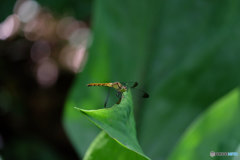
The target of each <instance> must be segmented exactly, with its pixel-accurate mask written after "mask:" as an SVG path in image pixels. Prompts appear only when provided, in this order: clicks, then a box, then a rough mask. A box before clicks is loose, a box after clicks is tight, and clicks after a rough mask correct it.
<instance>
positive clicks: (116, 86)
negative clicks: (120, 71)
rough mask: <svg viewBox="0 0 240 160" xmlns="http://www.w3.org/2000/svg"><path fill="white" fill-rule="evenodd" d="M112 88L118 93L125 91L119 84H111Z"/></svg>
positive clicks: (125, 88) (124, 87)
mask: <svg viewBox="0 0 240 160" xmlns="http://www.w3.org/2000/svg"><path fill="white" fill-rule="evenodd" d="M112 87H113V88H114V89H116V90H117V91H118V92H125V91H127V87H126V86H124V85H122V84H121V83H120V82H114V83H112Z"/></svg>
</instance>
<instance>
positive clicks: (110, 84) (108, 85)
mask: <svg viewBox="0 0 240 160" xmlns="http://www.w3.org/2000/svg"><path fill="white" fill-rule="evenodd" d="M87 86H88V87H91V86H105V87H112V83H89V84H88V85H87Z"/></svg>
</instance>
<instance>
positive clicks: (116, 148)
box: [84, 132, 146, 160]
mask: <svg viewBox="0 0 240 160" xmlns="http://www.w3.org/2000/svg"><path fill="white" fill-rule="evenodd" d="M96 159H97V160H99V159H104V160H112V159H115V160H126V159H131V160H145V159H146V158H145V157H143V156H141V155H139V154H138V153H136V152H133V151H131V150H129V149H127V148H125V147H124V146H122V145H120V144H119V143H117V141H115V140H114V139H113V138H112V137H109V136H108V134H106V133H105V132H101V133H100V134H99V135H98V136H97V137H96V139H95V140H94V141H93V143H92V144H91V146H90V147H89V149H88V151H87V153H86V155H85V157H84V160H96Z"/></svg>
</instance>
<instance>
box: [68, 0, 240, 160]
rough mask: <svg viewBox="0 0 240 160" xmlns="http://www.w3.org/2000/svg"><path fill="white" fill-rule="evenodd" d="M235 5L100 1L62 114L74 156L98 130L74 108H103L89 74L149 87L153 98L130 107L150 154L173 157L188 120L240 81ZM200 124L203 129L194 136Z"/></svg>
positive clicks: (237, 3)
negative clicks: (86, 55) (84, 59)
mask: <svg viewBox="0 0 240 160" xmlns="http://www.w3.org/2000/svg"><path fill="white" fill-rule="evenodd" d="M239 9H240V1H237V0H230V1H224V0H221V1H189V0H182V1H178V0H169V1H158V0H150V1H146V0H140V1H119V0H113V1H107V0H101V1H99V0H97V1H96V2H95V8H94V21H93V43H92V45H91V48H90V54H89V59H88V62H87V65H86V68H85V69H84V71H83V72H82V73H80V74H79V75H78V76H77V78H76V81H75V84H74V85H73V88H72V90H71V92H70V94H69V98H68V99H67V102H66V108H65V114H64V126H65V128H66V131H67V132H68V135H69V137H70V139H71V141H72V143H73V144H74V146H75V147H76V149H77V151H78V153H79V154H80V155H84V153H85V152H86V150H87V147H88V146H89V145H90V143H91V141H92V140H93V139H94V137H95V136H96V135H97V134H98V132H99V130H98V129H96V128H95V126H94V125H92V124H91V123H89V122H88V121H86V119H84V118H83V116H82V115H80V114H79V113H76V111H75V110H74V109H73V107H81V108H82V109H96V108H100V107H101V106H100V105H99V100H100V99H102V93H101V92H94V91H93V90H91V91H90V90H89V88H87V87H86V86H85V84H84V83H83V79H85V80H86V79H87V80H88V81H89V82H106V81H135V80H137V81H140V84H141V83H142V84H143V85H144V86H145V88H146V89H147V90H148V91H150V99H149V100H148V101H145V102H144V103H138V104H137V105H136V106H135V107H136V125H137V131H138V132H137V135H138V136H139V142H140V146H141V147H142V148H143V151H144V153H145V154H146V155H147V156H149V157H150V158H152V159H167V158H168V157H169V156H170V155H171V157H172V156H173V157H174V155H178V152H177V150H178V149H176V150H174V153H173V155H172V151H173V149H174V148H176V144H178V141H179V140H180V139H181V137H182V135H183V134H184V133H185V130H186V129H187V128H188V127H189V125H190V124H192V122H193V121H195V119H196V117H199V115H204V113H205V112H206V114H207V112H208V107H211V104H212V103H213V102H215V101H216V100H217V99H219V98H220V97H222V96H223V95H225V94H226V93H228V92H229V91H230V90H232V89H233V88H235V87H237V86H238V84H239V80H240V74H239V68H240V54H239V50H240V47H239V41H240V36H239V26H240V23H239V22H240V21H239V20H238V19H239V16H238V15H239V12H240V10H239ZM234 102H235V101H233V102H232V103H234ZM229 103H230V102H229ZM94 107H95V108H94ZM213 108H215V107H213ZM233 108H234V106H233ZM210 109H211V108H210ZM224 109H225V108H224V107H222V108H221V107H220V109H219V110H221V112H223V111H224ZM231 113H232V112H231ZM210 116H213V114H210ZM213 118H214V117H213ZM217 118H219V117H217ZM216 122H217V120H216V121H214V123H216ZM228 122H229V123H230V124H232V125H229V124H228V125H229V126H234V123H235V122H233V121H231V120H230V121H228ZM224 124H227V123H224ZM208 125H216V124H211V123H210V124H208ZM191 127H192V126H191ZM209 128H210V126H209ZM230 128H231V127H230ZM235 128H239V127H238V126H235ZM204 129H205V128H204V127H200V128H199V130H201V132H200V131H199V134H201V133H202V134H203V131H204ZM214 133H215V132H214ZM223 135H224V134H223ZM186 136H188V134H187V135H186ZM202 136H204V134H203V135H202ZM218 136H219V137H218ZM221 136H222V135H220V134H216V135H215V137H218V138H217V139H220V138H221ZM189 139H191V140H192V139H193V138H191V137H190V138H189ZM181 142H182V143H183V142H186V140H182V141H181ZM181 142H180V146H181ZM189 142H190V141H187V142H186V143H187V144H189ZM215 142H217V140H216V141H215ZM213 143H214V142H213ZM226 143H227V144H228V142H227V141H226ZM199 145H200V146H199V148H201V145H202V144H200V143H199ZM216 145H217V146H215V147H216V148H218V147H220V146H219V145H218V144H216ZM213 149H214V148H213ZM217 150H218V149H216V151H217ZM204 151H205V150H204ZM210 151H211V150H209V151H207V153H203V152H201V151H200V154H207V155H209V152H210ZM102 152H104V150H103V151H102ZM175 152H176V153H175ZM202 156H203V155H202ZM204 156H205V155H204ZM186 159H187V158H186Z"/></svg>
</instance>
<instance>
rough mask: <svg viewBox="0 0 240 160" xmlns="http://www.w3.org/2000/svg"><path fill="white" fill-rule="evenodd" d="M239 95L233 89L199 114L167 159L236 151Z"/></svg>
mask: <svg viewBox="0 0 240 160" xmlns="http://www.w3.org/2000/svg"><path fill="white" fill-rule="evenodd" d="M239 96H240V94H239V89H236V90H234V91H232V92H231V93H229V94H227V95H226V96H225V97H223V98H221V99H220V100H219V101H217V102H216V103H214V104H213V105H212V106H211V107H210V108H209V109H208V110H207V111H206V112H205V113H203V114H202V115H200V117H199V118H197V119H196V121H195V122H194V123H193V124H192V125H190V127H189V128H188V130H187V131H186V133H185V134H184V135H183V137H182V139H181V141H180V142H179V144H178V145H177V146H176V148H175V150H174V151H173V153H172V155H171V156H170V158H169V160H182V159H189V160H190V159H195V160H202V159H208V158H209V152H210V151H215V152H228V151H229V152H230V151H231V152H237V148H238V147H239V142H240V128H239V121H240V117H239V113H240V106H239ZM215 158H217V157H215ZM224 159H227V157H224ZM228 159H232V157H228Z"/></svg>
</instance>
